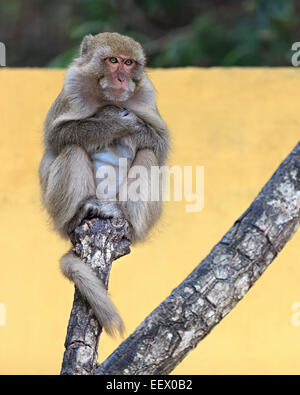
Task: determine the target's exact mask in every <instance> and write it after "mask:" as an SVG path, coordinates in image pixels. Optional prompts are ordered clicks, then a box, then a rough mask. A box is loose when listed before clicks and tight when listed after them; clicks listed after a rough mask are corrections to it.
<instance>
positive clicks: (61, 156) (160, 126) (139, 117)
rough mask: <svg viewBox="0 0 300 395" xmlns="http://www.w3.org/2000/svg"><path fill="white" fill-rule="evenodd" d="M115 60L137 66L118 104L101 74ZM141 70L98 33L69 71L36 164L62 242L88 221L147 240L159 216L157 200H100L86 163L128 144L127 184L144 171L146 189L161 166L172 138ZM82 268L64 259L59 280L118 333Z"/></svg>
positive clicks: (137, 49)
mask: <svg viewBox="0 0 300 395" xmlns="http://www.w3.org/2000/svg"><path fill="white" fill-rule="evenodd" d="M112 54H115V55H118V54H120V55H124V56H129V57H131V58H132V59H134V61H135V67H134V69H133V71H132V74H131V77H130V79H129V81H128V86H127V88H126V90H124V92H123V93H122V95H121V96H119V98H118V99H117V98H116V97H115V96H114V95H113V94H112V93H111V90H110V86H111V78H110V75H109V72H108V70H107V68H106V67H105V57H107V56H111V55H112ZM144 64H145V55H144V53H143V50H142V47H141V46H140V44H138V43H137V42H136V41H134V40H132V39H131V38H129V37H126V36H121V35H120V34H118V33H101V34H98V35H96V36H91V35H89V36H86V37H85V39H84V40H83V42H82V45H81V49H80V56H79V57H78V58H77V59H75V60H74V61H73V63H72V64H71V65H70V67H69V68H68V70H67V73H66V78H65V83H64V87H63V89H62V91H61V92H60V94H59V95H58V97H57V99H56V100H55V102H54V103H53V105H52V107H51V109H50V111H49V113H48V116H47V119H46V122H45V138H44V143H45V153H44V156H43V159H42V161H41V165H40V182H41V188H42V193H43V201H44V204H45V207H46V208H47V210H48V212H49V214H50V216H51V218H52V219H53V223H54V226H55V228H56V229H57V231H58V232H59V233H60V234H61V235H62V236H63V237H67V236H68V234H69V233H70V232H72V231H73V230H74V228H75V227H76V226H77V225H78V224H79V223H80V222H81V221H82V219H83V218H85V217H88V216H91V215H92V216H99V217H104V218H107V217H114V216H125V217H126V218H127V220H128V221H129V223H130V224H131V227H132V228H131V233H130V235H128V237H130V238H131V240H132V241H133V242H136V241H139V240H143V239H144V238H145V237H146V236H147V234H148V232H149V230H150V228H151V227H152V226H153V225H154V223H155V222H156V220H157V219H158V217H159V215H160V212H161V201H155V202H151V201H149V199H148V198H147V196H146V198H145V199H144V200H143V201H138V202H133V201H130V200H128V201H124V202H123V201H117V202H108V201H99V200H98V199H97V197H96V182H95V174H94V171H93V164H92V161H91V154H93V153H94V152H97V151H98V150H101V148H103V147H109V146H110V144H112V143H115V142H117V141H118V140H120V139H122V138H125V137H126V139H127V141H129V142H131V146H132V148H133V149H134V151H135V152H136V157H135V160H134V161H133V164H132V167H131V169H130V170H129V173H128V180H129V184H130V183H131V182H132V181H133V179H134V178H133V177H132V176H131V175H132V174H133V170H134V166H141V165H142V166H145V167H146V169H147V177H146V178H147V179H146V180H145V182H146V183H149V180H150V178H149V175H150V170H151V167H152V166H155V165H159V166H162V165H163V164H164V163H165V160H166V156H167V153H168V146H169V133H168V129H167V126H166V124H165V123H164V121H163V120H162V118H161V117H160V114H159V112H158V110H157V107H156V102H155V90H154V88H153V85H152V84H151V82H150V81H149V79H148V77H147V74H146V72H145V70H144ZM124 109H126V110H124ZM122 188H123V187H122V186H121V188H120V193H121V192H122ZM79 261H80V260H79V258H77V257H76V256H75V255H73V254H72V253H69V254H68V255H67V257H65V258H63V260H62V269H63V273H64V274H65V275H66V276H67V277H68V278H70V279H72V280H73V281H74V282H75V284H76V285H77V286H78V288H79V289H80V291H81V292H82V293H83V294H85V296H86V297H87V299H88V300H89V302H90V304H91V306H92V307H93V309H94V311H95V314H96V316H97V317H98V319H99V321H100V323H101V325H103V326H104V328H106V330H107V331H108V332H110V333H111V332H112V329H111V328H112V327H113V326H116V327H117V328H119V329H120V322H121V319H116V315H115V312H114V310H112V308H111V304H110V302H109V300H108V298H107V296H106V294H105V296H104V293H103V292H102V291H101V292H99V293H97V292H96V288H97V285H96V284H98V282H97V280H96V279H94V280H91V278H92V277H91V276H92V274H91V272H90V271H87V269H86V267H85V266H84V264H83V263H79ZM91 284H93V285H92V288H93V290H91V292H90V293H89V292H88V289H89V287H90V286H91ZM99 287H100V286H99ZM87 294H88V296H87ZM97 298H99V300H97ZM101 306H102V308H101ZM101 309H102V310H103V311H101Z"/></svg>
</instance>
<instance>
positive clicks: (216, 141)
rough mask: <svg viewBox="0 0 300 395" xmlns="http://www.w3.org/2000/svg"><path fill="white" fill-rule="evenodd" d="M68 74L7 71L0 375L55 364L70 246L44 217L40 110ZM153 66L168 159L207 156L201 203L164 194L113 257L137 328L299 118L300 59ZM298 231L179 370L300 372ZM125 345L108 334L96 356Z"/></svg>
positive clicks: (250, 193) (122, 304)
mask: <svg viewBox="0 0 300 395" xmlns="http://www.w3.org/2000/svg"><path fill="white" fill-rule="evenodd" d="M63 76H64V71H61V70H39V69H31V70H12V69H11V70H10V69H1V71H0V89H1V95H0V130H1V133H0V158H1V164H0V183H1V184H0V185H1V189H0V201H1V205H0V219H1V223H0V243H1V246H0V251H1V253H0V259H1V269H0V303H2V304H4V305H5V308H6V323H5V322H4V320H3V313H2V319H1V317H0V373H22V374H27V373H33V374H35V373H36V374H39V373H46V374H48V373H49V374H50V373H51V374H56V373H59V370H60V365H61V360H62V355H63V343H64V338H65V334H66V326H67V322H68V318H69V312H70V307H71V303H72V299H73V287H72V285H71V284H70V283H68V282H67V281H66V280H65V279H64V278H63V277H62V276H61V274H60V272H59V268H58V259H59V257H60V256H61V255H62V254H63V253H64V252H65V251H66V249H67V246H68V244H67V243H65V242H63V241H61V240H60V239H59V238H58V236H56V235H55V234H54V233H53V232H52V231H51V228H50V226H49V225H47V219H46V215H45V213H44V212H43V211H42V208H41V203H40V198H39V186H38V179H37V167H38V163H39V160H40V157H41V137H42V132H41V129H42V122H43V120H44V118H45V115H46V113H47V110H48V108H49V106H50V104H51V102H52V101H53V100H54V98H55V97H56V95H57V94H58V92H59V90H60V88H61V86H62V82H63ZM150 76H151V78H152V80H153V82H154V83H155V85H156V87H157V90H158V104H159V107H160V109H161V113H162V115H163V117H164V118H165V119H166V121H167V123H168V124H169V127H170V130H171V132H172V136H173V143H172V153H171V156H170V160H169V164H170V165H174V164H178V165H181V166H183V165H194V166H196V165H203V166H204V167H205V208H204V210H203V211H201V212H200V213H196V214H195V213H194V214H190V213H186V212H185V210H184V207H185V203H166V204H165V212H164V216H163V219H162V221H161V222H160V225H159V227H158V230H157V231H156V232H155V233H154V234H153V236H152V239H151V240H150V241H149V242H147V243H146V244H144V245H140V246H138V247H136V248H134V249H132V253H131V254H130V255H129V256H127V257H125V258H123V259H121V260H119V261H117V262H115V264H114V266H113V271H112V275H111V281H110V293H111V295H112V297H113V300H114V302H115V304H116V305H117V306H118V308H119V310H120V312H121V314H122V316H123V317H124V320H125V323H126V327H127V332H128V334H130V333H131V332H132V331H133V330H134V329H135V328H136V326H137V325H138V324H139V323H140V322H141V321H142V320H143V319H144V317H145V316H146V315H147V314H148V313H150V312H151V311H152V310H153V308H154V307H156V306H157V305H158V304H159V303H160V302H161V301H162V300H163V299H164V298H165V297H166V296H168V294H169V293H170V291H171V290H172V289H173V288H174V287H175V286H177V285H178V284H179V283H180V282H181V281H182V280H183V279H184V278H185V277H186V275H187V274H188V273H189V272H190V271H191V270H192V269H193V268H194V267H195V266H196V264H197V263H198V262H199V261H200V260H201V259H202V258H204V257H205V256H206V254H207V253H208V252H209V251H210V249H211V248H212V247H213V245H214V244H216V243H217V242H218V241H219V240H220V238H221V236H222V235H223V234H224V233H225V232H226V231H227V230H228V228H229V227H230V226H231V225H232V223H233V221H234V220H235V219H236V218H237V217H238V216H239V215H240V214H241V213H242V212H243V211H244V210H245V209H246V208H247V207H248V205H249V204H250V203H251V202H252V200H253V199H254V197H255V196H256V194H257V193H258V192H259V190H260V188H261V187H262V186H263V185H264V183H265V182H266V181H267V180H268V179H269V177H270V176H271V175H272V173H273V171H274V170H275V169H276V168H277V166H278V165H279V163H280V162H281V161H282V159H283V158H284V157H285V156H286V155H287V154H288V153H289V152H290V150H291V149H292V148H293V147H294V146H295V145H296V143H297V141H298V140H299V130H300V118H299V102H300V89H299V87H300V74H299V71H298V70H297V69H268V68H265V69H215V68H213V69H205V70H204V69H195V68H187V69H171V70H155V71H154V70H151V71H150ZM299 241H300V232H298V234H296V236H295V237H294V238H293V240H292V241H291V242H290V243H289V244H288V245H287V246H286V248H285V249H284V250H283V252H282V253H281V254H280V256H279V257H278V258H277V259H276V261H275V262H274V263H273V264H272V265H271V266H270V268H269V269H268V270H267V271H266V273H265V274H264V275H263V277H262V278H261V279H260V280H259V281H258V283H257V284H256V285H255V286H254V287H253V288H252V289H251V290H250V292H249V293H248V294H247V296H246V297H245V298H244V299H243V300H242V301H241V302H240V303H239V304H238V306H237V307H236V308H235V309H234V310H233V311H232V312H231V313H230V314H229V315H228V316H227V317H226V318H225V319H224V320H223V321H222V322H221V323H220V324H219V325H218V326H217V327H216V328H215V329H214V330H213V332H212V333H211V334H210V335H209V336H208V337H207V338H206V339H205V340H204V341H202V342H201V343H200V345H199V346H198V348H197V349H196V350H195V351H193V352H192V353H190V354H189V356H188V357H187V358H186V359H185V360H184V361H183V362H182V363H181V364H180V366H178V367H177V369H176V370H175V371H174V373H177V374H202V373H220V374H227V373H238V374H239V373H246V374H247V373H249V374H252V373H274V374H275V373H298V374H299V373H300V362H299V354H300V341H299V339H300V326H296V325H293V323H292V318H293V314H295V312H293V311H292V305H293V304H294V303H295V302H300V290H299V282H300V262H299V261H300V250H299ZM0 306H2V310H3V305H0ZM298 311H299V307H298ZM0 314H1V309H0ZM294 318H296V317H294ZM297 322H298V321H297V320H295V323H296V324H297ZM3 324H6V326H3ZM119 343H120V339H115V340H113V339H110V338H108V337H107V336H106V335H103V336H102V339H101V342H100V349H99V354H100V356H99V358H100V361H102V360H103V359H104V358H106V357H107V356H108V355H109V354H110V353H111V352H112V351H113V350H114V349H115V348H116V347H117V346H118V344H119Z"/></svg>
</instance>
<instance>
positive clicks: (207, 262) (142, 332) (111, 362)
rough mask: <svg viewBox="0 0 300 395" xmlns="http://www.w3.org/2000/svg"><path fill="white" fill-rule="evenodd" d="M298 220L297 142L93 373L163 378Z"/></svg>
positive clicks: (225, 311) (246, 287) (259, 269)
mask: <svg viewBox="0 0 300 395" xmlns="http://www.w3.org/2000/svg"><path fill="white" fill-rule="evenodd" d="M299 220H300V143H298V145H297V146H296V148H295V149H294V150H293V151H292V152H291V154H290V155H289V156H288V157H287V159H286V160H285V161H284V162H283V163H282V164H281V165H280V167H279V168H278V170H277V171H276V172H275V174H274V175H273V176H272V178H271V179H270V180H269V182H268V183H267V184H266V185H265V187H264V188H263V189H262V191H261V192H260V193H259V195H258V196H257V197H256V199H255V200H254V202H253V203H252V205H251V206H250V207H249V209H248V210H247V211H246V212H245V213H244V214H243V215H242V216H241V217H240V218H239V219H238V220H237V221H236V222H235V223H234V225H233V226H232V228H231V229H230V230H229V231H228V232H227V233H226V234H225V236H224V237H223V238H222V240H221V241H220V242H219V243H218V244H217V245H216V246H215V247H214V248H213V249H212V251H211V252H210V254H209V255H208V256H207V257H206V258H205V259H204V260H203V261H202V262H201V263H200V264H199V265H198V266H197V267H196V268H195V269H194V271H193V272H192V273H191V274H190V275H189V276H188V277H187V278H186V279H185V280H184V281H183V282H182V283H181V284H180V285H179V286H178V287H177V288H176V289H174V290H173V292H172V293H171V295H170V296H169V297H168V298H167V299H165V300H164V301H163V302H162V303H161V304H160V305H159V306H158V307H157V308H156V309H155V310H154V311H153V312H152V313H151V314H150V315H149V316H148V317H147V318H146V319H145V321H144V322H143V323H142V324H141V325H140V326H139V327H138V328H137V329H136V330H135V332H134V333H133V334H132V335H131V336H130V337H129V338H128V339H126V340H125V341H124V342H123V343H122V344H121V345H120V346H119V348H118V349H117V350H116V351H115V352H114V353H113V354H112V355H110V357H108V359H107V360H106V361H105V362H103V363H102V365H100V367H99V368H98V369H97V370H96V371H95V374H98V375H99V374H104V375H107V374H121V375H124V374H132V375H141V374H144V375H145V374H168V373H170V372H171V371H172V370H173V369H174V368H175V367H176V365H178V363H179V362H180V361H182V359H183V358H184V357H185V356H186V355H187V354H188V352H190V351H191V350H192V349H193V348H195V347H196V346H197V344H198V343H199V341H200V340H201V339H203V338H204V337H205V336H206V335H207V334H208V333H209V332H210V331H211V330H212V329H213V327H214V326H215V325H217V324H218V323H219V322H220V320H221V319H222V318H224V317H225V316H226V314H228V313H229V312H230V311H231V309H232V308H233V307H234V306H235V305H236V303H237V302H238V301H239V300H240V299H242V298H243V296H244V295H245V294H246V292H247V291H248V290H249V288H250V287H251V286H252V285H253V284H254V282H255V281H256V280H257V279H258V278H259V277H260V276H261V274H262V273H263V272H264V271H265V269H266V268H267V267H268V266H269V264H270V263H271V262H272V261H273V259H274V258H275V257H276V256H277V254H278V252H279V251H280V250H281V249H282V248H283V247H284V245H285V244H286V243H287V241H288V240H289V239H290V238H291V237H292V236H293V234H294V232H295V231H296V230H297V228H298V226H299Z"/></svg>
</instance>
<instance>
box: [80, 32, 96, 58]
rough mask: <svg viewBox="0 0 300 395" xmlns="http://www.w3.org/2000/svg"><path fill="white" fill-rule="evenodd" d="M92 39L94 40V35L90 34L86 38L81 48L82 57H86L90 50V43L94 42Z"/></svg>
mask: <svg viewBox="0 0 300 395" xmlns="http://www.w3.org/2000/svg"><path fill="white" fill-rule="evenodd" d="M92 39H93V35H92V34H88V35H87V36H85V37H84V39H83V40H82V43H81V46H80V56H86V54H87V53H88V49H89V43H90V42H91V41H92Z"/></svg>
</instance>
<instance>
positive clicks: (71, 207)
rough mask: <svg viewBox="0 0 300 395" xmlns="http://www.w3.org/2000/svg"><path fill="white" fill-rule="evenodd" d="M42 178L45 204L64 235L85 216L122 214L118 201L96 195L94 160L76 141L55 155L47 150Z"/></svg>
mask: <svg viewBox="0 0 300 395" xmlns="http://www.w3.org/2000/svg"><path fill="white" fill-rule="evenodd" d="M40 178H41V184H42V189H43V200H44V203H45V206H46V207H47V209H48V212H49V214H50V215H51V217H52V218H53V222H54V226H55V228H56V229H57V230H58V231H59V233H60V234H61V235H62V236H63V237H67V236H68V235H69V234H70V233H71V232H72V231H73V230H74V229H75V228H76V226H77V225H79V224H80V223H81V221H82V220H83V219H84V218H92V217H100V218H111V217H115V216H121V215H122V213H121V211H120V210H119V209H118V207H117V206H116V202H106V201H100V200H98V199H97V198H96V182H95V176H94V168H93V164H92V162H91V160H90V157H89V156H88V154H87V153H86V151H85V150H84V149H82V148H80V147H78V146H76V145H72V146H69V147H66V148H65V149H64V150H63V151H62V152H61V153H60V154H59V155H58V156H57V157H56V158H54V157H53V156H52V154H51V153H49V152H46V154H45V156H44V158H43V160H42V162H41V166H40Z"/></svg>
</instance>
